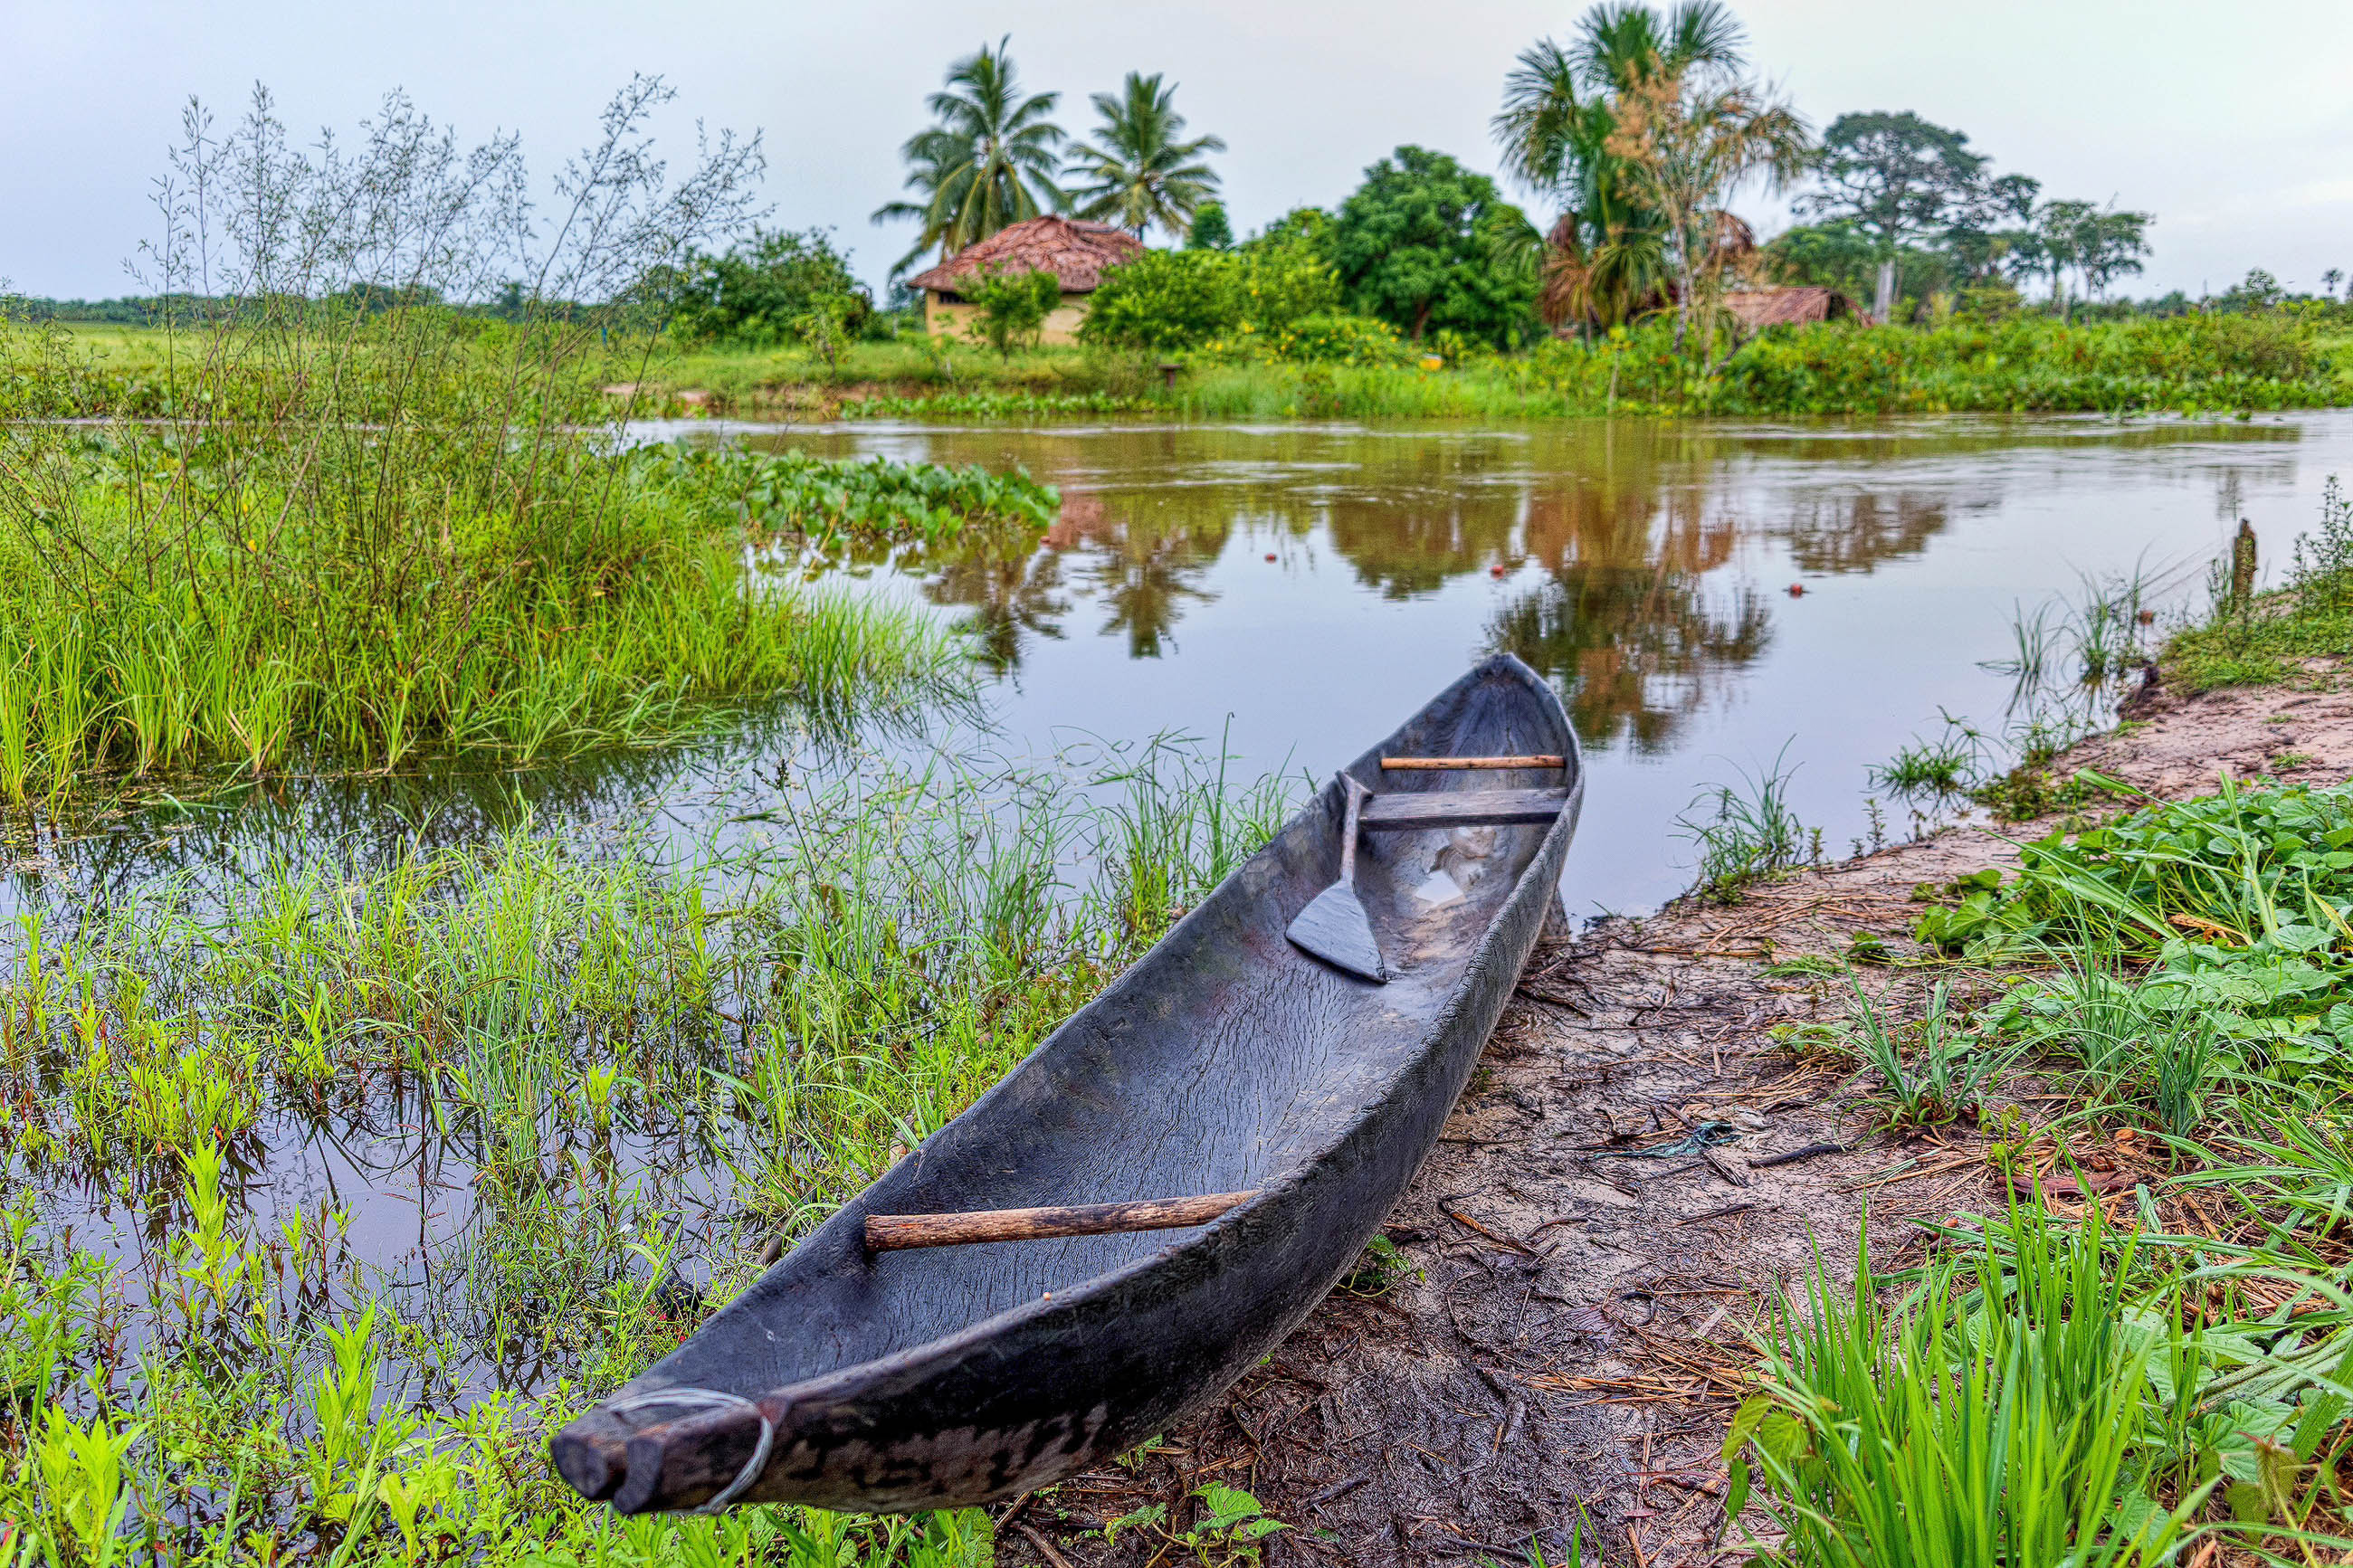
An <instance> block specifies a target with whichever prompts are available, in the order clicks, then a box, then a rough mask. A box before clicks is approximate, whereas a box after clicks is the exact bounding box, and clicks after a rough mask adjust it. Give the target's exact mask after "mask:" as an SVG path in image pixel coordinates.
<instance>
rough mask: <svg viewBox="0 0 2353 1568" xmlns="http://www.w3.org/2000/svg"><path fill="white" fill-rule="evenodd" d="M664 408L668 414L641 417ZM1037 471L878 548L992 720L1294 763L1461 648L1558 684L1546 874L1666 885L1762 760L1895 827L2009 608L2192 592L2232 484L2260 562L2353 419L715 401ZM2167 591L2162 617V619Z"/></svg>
mask: <svg viewBox="0 0 2353 1568" xmlns="http://www.w3.org/2000/svg"><path fill="white" fill-rule="evenodd" d="M663 433H670V432H663ZM726 434H727V436H728V437H729V438H734V439H741V440H744V441H746V442H748V443H750V444H753V445H782V444H786V443H791V444H796V445H800V446H805V447H809V448H811V449H813V450H815V451H818V452H820V453H823V454H825V455H828V456H834V457H865V456H886V457H892V458H923V459H927V460H930V461H933V462H942V463H981V464H985V465H987V466H989V467H991V468H1004V467H1009V466H1012V465H1016V464H1018V465H1019V466H1021V467H1023V468H1027V469H1028V470H1029V472H1030V473H1031V474H1032V475H1034V476H1037V477H1039V478H1040V479H1050V480H1051V481H1052V482H1054V483H1055V484H1057V485H1059V486H1060V487H1061V488H1062V490H1063V495H1064V507H1063V512H1062V518H1061V521H1060V523H1059V524H1058V525H1057V526H1056V527H1055V528H1054V530H1053V531H1051V532H1050V534H1049V535H1048V537H1047V539H1046V541H1045V542H1044V543H1043V545H1042V546H1041V547H1040V548H1039V550H1038V551H1037V552H1036V553H1035V554H1034V555H1032V556H1030V557H1029V559H1028V560H1026V561H1020V562H1008V563H997V565H996V567H995V568H994V569H974V568H972V567H971V566H969V565H965V566H962V567H947V568H940V569H929V570H927V569H921V568H918V569H913V570H910V571H905V572H893V571H888V570H885V571H882V572H880V573H878V574H876V576H875V579H874V581H875V588H876V591H878V592H885V593H902V594H908V595H920V596H921V597H923V598H925V599H928V600H930V601H931V602H933V603H934V604H939V605H947V606H951V607H954V608H955V609H956V610H957V611H958V612H959V613H960V614H961V615H962V616H965V618H966V620H967V621H968V622H969V623H971V624H973V625H974V626H976V629H977V630H978V632H979V633H980V635H981V636H982V637H983V638H984V640H985V643H986V646H987V648H988V650H989V654H990V658H991V663H992V666H993V668H994V671H995V673H994V674H993V676H992V678H991V680H990V683H989V690H988V693H987V707H988V710H989V711H990V713H991V715H992V716H993V718H994V719H995V721H996V722H997V724H998V725H999V726H1000V727H1001V729H1002V730H1003V731H1004V736H1005V742H1006V743H1007V744H1008V747H1010V748H1012V749H1015V750H1019V749H1021V748H1024V747H1026V748H1029V749H1031V750H1035V751H1039V752H1044V751H1048V750H1051V749H1053V748H1054V747H1055V746H1056V745H1058V744H1059V743H1061V742H1065V741H1067V740H1068V739H1069V738H1071V737H1072V736H1073V735H1076V734H1080V733H1090V734H1094V735H1102V736H1110V737H1114V738H1129V737H1134V736H1137V735H1140V734H1144V733H1148V732H1150V731H1157V730H1164V729H1175V730H1180V731H1190V732H1192V733H1194V734H1197V735H1200V736H1203V737H1206V738H1208V739H1209V740H1210V741H1212V742H1215V741H1217V740H1218V739H1219V738H1220V737H1224V738H1225V740H1226V742H1227V743H1228V744H1229V746H1230V748H1231V749H1232V751H1234V752H1236V753H1239V754H1240V756H1241V757H1242V758H1243V759H1244V761H1245V765H1246V766H1261V767H1285V768H1288V769H1291V770H1299V769H1303V770H1305V771H1306V772H1307V773H1311V774H1314V775H1318V776H1320V775H1322V774H1324V773H1328V772H1329V771H1330V770H1331V769H1332V768H1334V767H1335V766H1336V765H1337V764H1339V763H1342V762H1344V761H1345V760H1346V759H1347V758H1349V757H1351V756H1354V755H1355V754H1356V752H1358V751H1360V750H1362V749H1363V747H1364V746H1365V745H1366V744H1367V743H1368V742H1370V741H1371V740H1372V739H1374V738H1377V736H1379V735H1382V734H1385V733H1387V732H1388V730H1389V728H1390V727H1391V726H1392V725H1393V724H1395V723H1396V722H1397V721H1398V720H1399V719H1401V718H1403V717H1404V716H1405V715H1406V714H1408V713H1409V712H1410V711H1411V710H1413V709H1414V708H1416V707H1417V706H1418V705H1419V704H1420V703H1421V702H1422V701H1423V700H1425V699H1426V698H1427V697H1429V696H1430V694H1431V693H1433V692H1435V691H1436V690H1437V689H1439V688H1440V687H1441V686H1443V685H1445V684H1446V682H1448V681H1449V680H1451V679H1453V678H1454V676H1455V675H1457V674H1458V673H1460V672H1461V669H1462V668H1464V667H1465V666H1466V665H1468V664H1469V663H1470V662H1471V661H1472V660H1473V659H1475V658H1479V657H1480V656H1482V655H1483V654H1485V653H1488V652H1490V651H1493V650H1496V649H1505V650H1509V651H1510V652H1513V653H1515V654H1517V655H1519V657H1521V658H1524V659H1525V660H1527V661H1528V662H1529V663H1530V664H1532V665H1533V666H1535V668H1537V669H1539V670H1541V671H1542V672H1543V673H1544V674H1546V676H1547V677H1549V678H1550V679H1552V680H1553V682H1554V683H1555V685H1556V687H1557V688H1558V689H1560V691H1561V694H1562V696H1563V698H1564V699H1565V700H1566V701H1567V704H1568V707H1569V710H1570V712H1571V713H1572V714H1573V715H1574V717H1575V720H1576V723H1577V731H1578V733H1579V735H1580V737H1581V738H1582V740H1583V742H1584V745H1585V747H1586V752H1587V759H1588V766H1589V768H1590V770H1591V775H1590V777H1591V782H1590V784H1589V785H1588V790H1587V795H1586V806H1585V817H1584V825H1583V826H1582V828H1581V829H1580V831H1579V833H1578V835H1577V843H1576V846H1575V847H1574V849H1573V851H1572V853H1571V856H1570V858H1569V864H1568V871H1567V889H1568V893H1569V902H1570V907H1571V908H1572V909H1573V910H1582V911H1585V912H1588V913H1589V912H1592V911H1595V910H1620V911H1630V910H1641V909H1645V908H1650V907H1655V906H1656V905H1657V904H1659V903H1660V902H1662V900H1665V899H1667V898H1670V897H1672V896H1673V895H1674V894H1675V893H1676V892H1678V891H1680V890H1681V889H1683V888H1684V887H1685V886H1687V885H1688V883H1689V881H1690V878H1691V865H1692V859H1693V854H1692V850H1691V847H1690V846H1689V845H1688V843H1687V842H1685V841H1684V840H1683V839H1682V838H1681V837H1678V834H1677V830H1676V826H1675V824H1676V819H1677V818H1678V817H1679V816H1683V815H1684V814H1685V813H1686V812H1687V810H1688V808H1689V807H1690V806H1691V805H1692V803H1693V801H1694V796H1695V795H1699V794H1700V793H1701V792H1702V791H1703V790H1704V789H1706V788H1707V787H1709V786H1711V785H1713V784H1722V783H1726V782H1731V781H1734V780H1736V778H1737V777H1739V776H1740V775H1741V774H1743V773H1746V774H1749V775H1751V776H1754V775H1756V774H1757V773H1759V772H1760V771H1761V770H1762V769H1764V768H1766V767H1767V766H1769V765H1771V764H1773V763H1775V761H1776V759H1780V760H1781V761H1782V763H1783V765H1785V766H1790V767H1794V769H1795V773H1794V776H1793V778H1792V780H1791V794H1792V801H1793V804H1794V805H1795V808H1796V810H1797V812H1798V815H1799V817H1800V819H1801V820H1802V821H1803V822H1804V823H1806V824H1807V825H1808V826H1812V827H1818V828H1820V830H1821V832H1822V835H1823V847H1824V849H1825V851H1826V852H1827V853H1830V854H1831V855H1844V854H1846V853H1849V852H1851V850H1852V848H1853V847H1856V845H1857V844H1858V842H1865V843H1867V842H1868V841H1869V838H1870V837H1871V834H1872V832H1873V816H1872V810H1873V808H1872V805H1871V804H1870V803H1872V802H1873V801H1874V800H1876V801H1877V802H1878V803H1879V810H1880V812H1881V813H1882V815H1883V817H1884V819H1885V823H1886V827H1885V831H1886V832H1887V833H1889V834H1890V835H1892V836H1896V837H1901V836H1903V835H1904V834H1905V833H1907V832H1908V831H1910V829H1911V827H1912V822H1911V818H1910V815H1909V808H1907V806H1906V805H1905V804H1903V803H1901V802H1897V801H1894V800H1891V799H1889V798H1888V796H1887V792H1886V791H1884V790H1874V789H1873V787H1872V784H1871V781H1870V778H1869V775H1868V773H1867V769H1869V768H1870V767H1871V766H1872V765H1873V764H1875V763H1883V762H1885V761H1886V760H1887V759H1888V758H1889V757H1890V756H1891V755H1892V754H1893V753H1894V752H1895V751H1896V750H1897V749H1898V748H1899V747H1902V746H1904V745H1905V744H1906V743H1907V742H1911V741H1913V740H1915V738H1931V737H1936V736H1938V735H1940V734H1941V733H1943V731H1944V725H1943V722H1942V717H1941V716H1942V715H1945V714H1949V715H1951V716H1953V717H1954V718H1956V719H1961V720H1965V721H1968V722H1969V723H1971V724H1972V725H1974V726H1975V727H1977V728H1978V729H1979V730H1981V731H1985V732H1987V733H1989V734H1994V735H1999V734H2000V732H2001V731H2002V730H2003V728H2004V726H2005V723H2006V722H2008V721H2012V720H2013V719H2014V717H2015V715H2014V714H2013V713H2012V712H2011V697H2012V688H2013V685H2014V682H2013V681H2012V679H2010V677H2009V676H2006V675H2004V674H2001V673H1999V672H1997V671H1994V670H1989V669H1987V668H1982V665H1983V664H1985V663H1986V662H1988V661H1997V660H2000V659H2001V658H2003V657H2004V656H2005V655H2008V654H2010V653H2011V652H2012V650H2013V649H2014V646H2015V639H2014V634H2013V631H2012V624H2013V620H2014V619H2015V617H2016V616H2018V615H2019V614H2020V613H2021V610H2023V611H2024V612H2026V613H2029V614H2031V612H2032V611H2033V610H2034V608H2035V607H2036V606H2038V605H2042V604H2044V603H2046V602H2049V601H2052V599H2053V598H2054V597H2059V598H2071V597H2074V596H2077V595H2079V594H2080V590H2081V588H2082V585H2083V583H2084V579H2085V578H2086V577H2091V578H2099V577H2103V576H2107V577H2113V576H2115V575H2117V574H2132V573H2137V574H2140V575H2141V576H2143V577H2144V578H2146V579H2148V580H2150V581H2151V582H2152V583H2153V584H2155V586H2156V595H2155V597H2154V599H2153V600H2152V602H2153V603H2156V604H2159V605H2166V606H2168V613H2171V612H2173V611H2175V610H2178V609H2181V608H2188V607H2192V606H2202V605H2203V604H2204V602H2205V586H2204V581H2205V580H2204V572H2205V568H2206V565H2207V563H2209V562H2210V561H2211V560H2212V559H2213V558H2215V557H2216V555H2217V554H2218V553H2221V552H2225V551H2226V550H2227V548H2228V541H2229V537H2230V535H2231V534H2232V531H2234V530H2235V529H2236V527H2237V524H2238V522H2239V521H2240V520H2241V519H2242V518H2244V519H2247V520H2248V521H2251V523H2252V524H2253V527H2254V529H2255V531H2256V532H2257V535H2258V537H2259V539H2260V541H2261V542H2262V549H2263V561H2264V574H2265V577H2266V579H2267V580H2276V578H2277V577H2278V576H2279V575H2280V574H2282V572H2283V569H2284V565H2285V563H2286V561H2287V558H2288V552H2289V547H2290V542H2291V541H2292V540H2293V539H2294V537H2295V535H2296V534H2297V533H2299V532H2301V531H2305V530H2306V529H2307V528H2309V527H2310V526H2311V525H2312V523H2313V521H2314V520H2315V519H2316V517H2317V515H2318V497H2319V492H2320V489H2321V486H2322V484H2323V482H2324V481H2325V480H2326V479H2327V477H2328V476H2329V475H2331V474H2338V473H2344V474H2353V415H2347V414H2341V413H2331V414H2323V415H2303V416H2286V417H2266V418H2261V419H2253V420H2245V421H2228V420H2226V421H2217V422H2192V421H2181V420H2130V421H2117V420H2112V419H2103V418H2089V417H2087V418H2065V419H1981V418H1940V419H1921V420H1912V421H1887V422H1882V423H1876V424H1870V425H1852V424H1802V425H1778V424H1737V425H1735V424H1709V425H1694V424H1667V423H1653V422H1620V423H1605V422H1598V421H1591V422H1577V423H1562V424H1555V425H1550V426H1508V427H1507V426H1497V427H1482V426H1465V425H1461V424H1453V425H1444V426H1354V425H1320V426H1301V425H1283V426H1264V427H1251V426H1179V425H1134V424H1120V425H1113V424H1104V425H1092V426H1050V427H1043V428H1034V429H1007V428H986V429H981V428H973V427H969V426H966V427H938V426H913V425H878V424H859V425H839V426H819V427H802V428H797V429H779V428H777V427H773V426H770V427H759V426H736V427H733V428H732V429H731V430H729V431H728V432H726ZM2162 629H2163V626H2162V623H2160V624H2159V626H2157V627H2156V628H2154V630H2155V631H2156V632H2161V631H2162Z"/></svg>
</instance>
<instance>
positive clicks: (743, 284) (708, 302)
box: [671, 228, 876, 347]
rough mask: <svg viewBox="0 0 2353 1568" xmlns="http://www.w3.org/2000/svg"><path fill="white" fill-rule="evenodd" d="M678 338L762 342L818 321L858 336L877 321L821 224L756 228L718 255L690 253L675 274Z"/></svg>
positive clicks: (796, 338)
mask: <svg viewBox="0 0 2353 1568" xmlns="http://www.w3.org/2000/svg"><path fill="white" fill-rule="evenodd" d="M677 289H678V308H677V312H676V314H675V315H674V316H673V317H672V318H671V325H672V328H673V330H674V331H677V332H678V333H679V335H680V336H681V337H683V338H686V339H688V340H690V341H693V340H704V341H711V342H736V343H742V344H744V345H746V346H750V347H762V346H765V345H768V344H773V343H779V342H802V341H806V340H807V339H808V338H809V337H810V336H811V329H812V327H813V325H815V324H816V322H818V321H823V322H826V323H828V325H829V326H830V328H831V330H832V331H838V332H843V333H847V334H849V335H851V336H855V335H857V334H858V333H860V332H862V331H865V330H867V328H868V326H869V325H870V324H871V323H873V322H874V321H875V320H876V318H875V312H874V300H873V296H872V295H871V294H869V293H868V292H867V289H866V285H865V284H863V283H860V281H859V280H858V277H857V275H856V274H855V273H853V272H851V271H850V270H849V261H848V259H847V258H844V257H843V256H842V255H841V253H840V252H839V251H838V250H836V249H835V248H834V247H833V241H832V239H831V238H830V237H828V235H827V234H826V232H825V230H823V229H821V228H812V229H809V230H807V232H806V233H800V234H793V233H780V234H769V233H766V232H765V231H761V232H755V233H754V235H753V237H752V238H751V239H750V240H749V241H748V242H747V243H745V244H744V245H740V246H736V247H733V248H731V249H730V250H728V251H727V252H726V253H725V254H723V255H720V256H710V255H697V256H694V257H692V258H690V259H689V260H688V262H687V264H686V266H685V267H684V268H682V269H681V275H680V277H679V279H677Z"/></svg>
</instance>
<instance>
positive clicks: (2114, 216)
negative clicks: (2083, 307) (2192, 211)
mask: <svg viewBox="0 0 2353 1568" xmlns="http://www.w3.org/2000/svg"><path fill="white" fill-rule="evenodd" d="M2156 221H2157V219H2156V218H2155V217H2154V216H2151V215H2150V214H2148V213H2137V212H2118V211H2116V210H2115V209H2114V208H2110V209H2109V210H2107V211H2105V212H2102V213H2096V214H2094V216H2093V217H2092V220H2091V221H2090V222H2089V223H2088V224H2086V225H2084V227H2083V228H2082V230H2081V231H2080V232H2079V235H2078V237H2077V240H2076V256H2075V269H2076V271H2077V272H2078V273H2079V274H2080V275H2081V276H2082V278H2083V279H2084V292H2085V293H2087V294H2089V295H2090V296H2091V297H2092V298H2094V299H2095V300H2096V299H2098V298H2099V297H2100V296H2101V295H2103V294H2105V293H2106V292H2107V291H2108V285H2110V284H2111V283H2114V282H2115V281H2116V279H2119V278H2125V277H2137V276H2139V274H2140V270H2141V261H2142V258H2145V257H2146V256H2147V255H2148V226H2149V225H2150V224H2152V223H2155V222H2156Z"/></svg>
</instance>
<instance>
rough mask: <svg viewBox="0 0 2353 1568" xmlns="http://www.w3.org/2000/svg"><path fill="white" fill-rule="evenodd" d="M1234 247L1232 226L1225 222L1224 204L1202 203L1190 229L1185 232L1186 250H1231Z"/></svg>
mask: <svg viewBox="0 0 2353 1568" xmlns="http://www.w3.org/2000/svg"><path fill="white" fill-rule="evenodd" d="M1233 247H1234V226H1233V225H1232V224H1230V223H1229V222H1228V221H1227V220H1226V204H1225V203H1223V202H1203V203H1202V204H1201V205H1200V209H1199V210H1198V211H1197V212H1195V213H1194V215H1193V226H1192V227H1190V228H1188V229H1187V230H1186V231H1185V248H1186V249H1187V250H1231V249H1232V248H1233Z"/></svg>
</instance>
